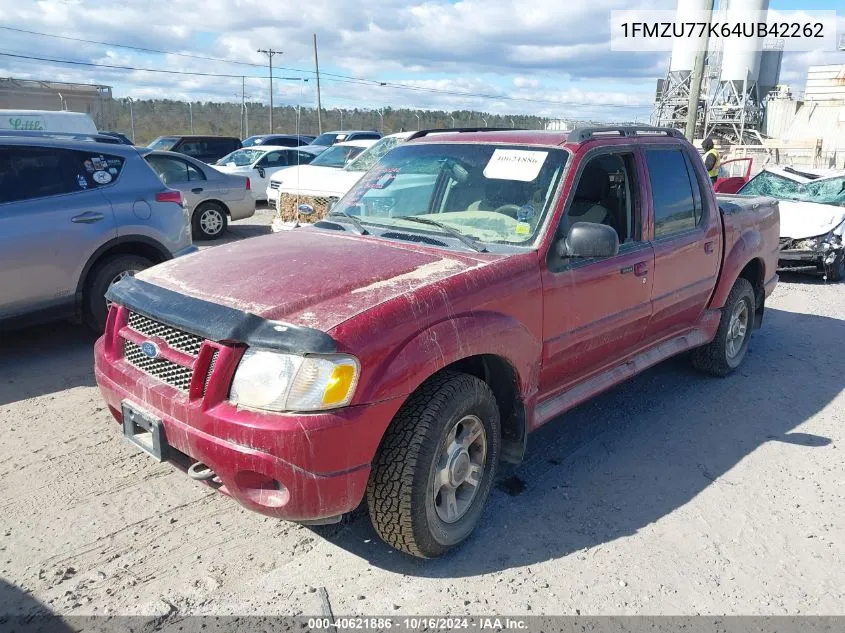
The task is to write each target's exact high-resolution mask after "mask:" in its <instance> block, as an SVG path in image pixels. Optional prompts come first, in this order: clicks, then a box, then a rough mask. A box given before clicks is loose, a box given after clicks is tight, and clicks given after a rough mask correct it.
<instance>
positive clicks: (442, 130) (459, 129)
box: [405, 127, 521, 143]
mask: <svg viewBox="0 0 845 633" xmlns="http://www.w3.org/2000/svg"><path fill="white" fill-rule="evenodd" d="M520 129H521V128H516V127H447V128H432V129H430V130H418V131H416V132H414V133H413V134H411V136H409V137H408V138H406V139H405V142H406V143H407V142H408V141H412V140H414V139H415V138H422V137H423V136H428V135H429V134H443V133H447V132H458V133H460V132H510V131H513V130H520Z"/></svg>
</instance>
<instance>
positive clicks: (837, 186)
mask: <svg viewBox="0 0 845 633" xmlns="http://www.w3.org/2000/svg"><path fill="white" fill-rule="evenodd" d="M739 193H740V195H743V196H771V197H773V198H779V199H781V200H795V201H797V202H817V203H819V204H833V205H836V206H840V207H841V206H845V175H843V176H837V177H835V178H825V179H823V180H814V181H813V182H809V183H806V184H803V183H800V182H795V181H794V180H791V179H789V178H785V177H784V176H780V175H778V174H775V173H773V172H770V171H762V172H760V173H759V174H757V175H756V176H754V178H752V179H751V180H749V181H748V183H747V184H746V185H745V186H744V187H743V188H742V189H740V190H739Z"/></svg>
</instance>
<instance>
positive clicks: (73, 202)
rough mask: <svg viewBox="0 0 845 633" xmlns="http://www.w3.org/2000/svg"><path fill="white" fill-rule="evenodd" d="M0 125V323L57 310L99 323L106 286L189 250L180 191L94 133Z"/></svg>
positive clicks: (40, 317)
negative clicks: (10, 128)
mask: <svg viewBox="0 0 845 633" xmlns="http://www.w3.org/2000/svg"><path fill="white" fill-rule="evenodd" d="M5 134H6V133H5V132H3V133H0V331H3V330H6V329H9V328H11V327H16V326H20V325H32V324H35V323H40V322H44V321H50V320H54V319H62V318H67V317H70V318H75V319H77V320H78V319H81V320H83V321H84V322H85V323H86V324H87V325H88V326H89V327H91V328H92V329H94V330H96V331H102V330H103V328H104V327H105V321H106V300H105V296H104V295H105V293H106V291H107V290H108V288H109V286H110V285H111V284H112V283H114V282H115V281H117V280H118V279H120V278H121V277H123V276H125V275H127V274H133V273H135V272H137V271H139V270H143V269H144V268H148V267H149V266H152V265H154V264H157V263H159V262H163V261H165V260H167V259H171V258H172V257H176V256H178V255H184V254H187V253H191V252H193V251H195V250H196V247H195V246H193V244H192V239H191V223H190V215H189V213H188V210H187V209H186V207H185V205H184V200H183V197H182V194H180V193H179V192H178V191H173V190H171V189H168V188H167V187H165V186H164V185H163V184H162V182H161V180H159V178H158V176H156V174H155V172H154V171H153V170H152V169H151V168H150V166H149V165H148V164H147V162H146V161H145V160H144V159H143V158H142V157H141V156H140V154H139V153H138V151H137V150H136V149H135V148H134V147H132V146H127V145H116V144H106V143H102V142H98V137H97V136H91V137H85V138H81V137H79V136H74V137H73V138H70V135H51V134H37V133H34V134H26V133H23V134H21V133H11V132H10V133H9V134H8V135H5Z"/></svg>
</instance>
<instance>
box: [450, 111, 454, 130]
mask: <svg viewBox="0 0 845 633" xmlns="http://www.w3.org/2000/svg"><path fill="white" fill-rule="evenodd" d="M449 118H450V119H452V127H455V117H453V116H452V115H451V114H450V115H449Z"/></svg>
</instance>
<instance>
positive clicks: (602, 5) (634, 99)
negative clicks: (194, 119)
mask: <svg viewBox="0 0 845 633" xmlns="http://www.w3.org/2000/svg"><path fill="white" fill-rule="evenodd" d="M717 4H718V0H717ZM675 6H676V0H590V1H589V2H585V1H583V0H582V1H580V2H569V3H567V2H561V1H560V0H520V1H514V0H461V1H456V2H454V1H447V0H356V1H355V2H349V0H311V1H309V2H299V1H296V2H294V1H292V0H271V1H268V0H203V1H202V2H196V1H195V0H143V1H139V0H122V1H120V2H103V1H102V0H23V1H21V0H0V15H2V16H3V17H2V19H1V20H0V27H9V28H11V29H20V30H23V31H30V32H31V33H24V32H21V31H20V30H19V31H14V30H8V29H2V28H0V77H18V78H31V79H41V80H53V81H68V82H80V83H98V84H104V85H109V86H111V87H112V88H113V95H114V96H115V97H117V98H120V97H127V96H128V97H132V98H135V99H142V98H171V99H185V100H187V99H191V100H194V101H240V99H241V95H242V85H244V84H245V93H246V98H247V99H248V100H249V101H262V102H267V101H268V99H269V81H268V80H267V79H266V77H267V75H268V71H267V69H266V66H265V65H266V63H267V56H266V55H263V54H261V53H259V52H257V49H267V48H272V49H275V50H279V51H282V53H281V54H279V55H275V56H274V58H273V63H274V66H275V68H274V72H273V74H274V76H276V77H280V78H285V79H278V80H277V81H275V82H274V100H275V103H276V104H282V103H287V104H294V105H296V104H302V105H304V106H313V105H315V104H316V86H315V81H314V75H313V69H314V52H313V45H312V35H313V34H316V35H317V41H318V50H319V58H320V71H321V94H322V104H323V107H324V108H334V107H342V108H356V107H357V108H381V107H385V106H392V107H394V108H398V107H414V108H438V109H445V110H459V109H461V110H463V109H469V110H482V111H487V112H492V113H496V114H535V115H539V116H544V117H549V118H587V119H595V120H629V121H630V120H641V121H645V120H646V119H647V117H648V115H649V113H650V109H651V104H652V101H653V98H654V89H655V83H656V80H657V79H658V78H660V77H663V76H664V74H665V72H666V70H667V67H668V62H669V54H668V53H665V52H634V53H621V52H613V51H611V50H610V43H609V42H610V11H611V10H613V9H635V10H642V9H674V8H675ZM771 8H775V9H782V10H791V9H798V8H804V9H819V10H822V9H827V10H838V11H839V13H838V21H839V32H840V33H842V34H845V3H843V2H842V1H841V0H836V1H834V0H772V1H771ZM32 32H34V33H41V34H47V35H52V36H62V37H63V38H72V39H61V38H58V37H48V36H46V35H35V34H33V33H32ZM77 40H86V41H88V42H92V41H96V42H101V43H88V42H84V41H77ZM118 44H119V45H122V46H117V45H118ZM127 47H138V48H143V49H154V50H156V51H165V52H167V53H179V55H175V54H161V53H152V52H145V51H140V50H135V49H132V48H127ZM4 54H5V55H4ZM9 55H18V56H25V57H26V56H28V57H40V58H42V59H40V60H34V59H23V58H21V57H11V56H9ZM203 58H215V59H213V60H212V59H203ZM45 59H60V60H65V61H74V62H83V63H88V64H96V65H98V66H97V67H94V66H84V65H71V64H62V63H56V62H53V61H45ZM818 63H845V53H788V54H786V55H785V57H784V65H783V70H782V73H781V81H782V82H783V83H790V84H792V86H793V89H801V88H803V83H804V77H805V74H806V68H807V66H808V65H809V64H818ZM102 65H111V66H128V67H133V68H144V69H166V70H170V71H179V72H182V73H208V74H223V75H233V76H231V77H215V76H202V75H190V74H164V73H153V72H145V71H139V70H118V69H109V68H103V67H101V66H102ZM241 76H246V77H247V79H246V80H245V81H243V82H242V80H241ZM262 77H264V78H262ZM304 78H308V79H309V81H307V82H304V81H301V79H304ZM362 80H364V81H362Z"/></svg>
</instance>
